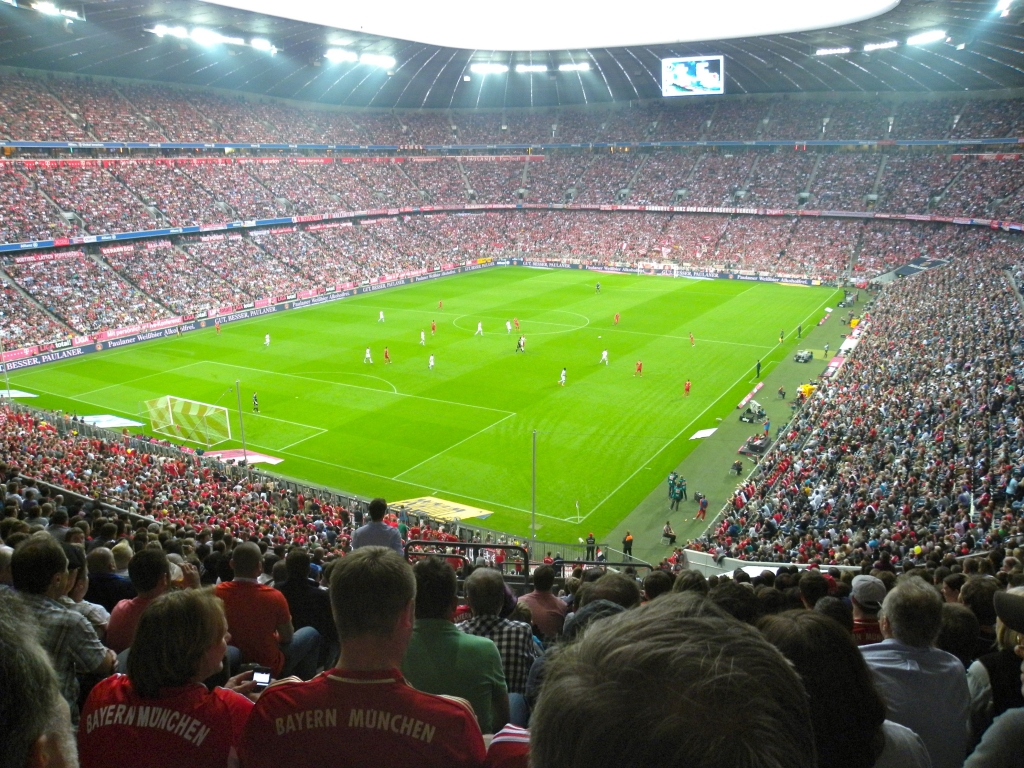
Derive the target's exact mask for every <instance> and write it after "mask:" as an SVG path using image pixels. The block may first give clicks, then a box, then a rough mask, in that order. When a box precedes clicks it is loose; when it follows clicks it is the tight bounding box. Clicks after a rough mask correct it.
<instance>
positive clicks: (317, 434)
mask: <svg viewBox="0 0 1024 768" xmlns="http://www.w3.org/2000/svg"><path fill="white" fill-rule="evenodd" d="M326 431H327V430H326V429H325V430H322V431H320V432H317V433H316V434H315V435H310V436H309V437H304V438H302V439H301V440H296V441H295V442H294V443H288V445H286V446H285V447H284V448H280V449H279V450H282V451H287V450H288V449H289V448H294V447H295V446H296V445H298V444H299V443H304V442H306V441H307V440H312V439H313V438H314V437H320V435H322V434H324V432H326Z"/></svg>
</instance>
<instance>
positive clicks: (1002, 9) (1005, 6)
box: [996, 0, 1013, 14]
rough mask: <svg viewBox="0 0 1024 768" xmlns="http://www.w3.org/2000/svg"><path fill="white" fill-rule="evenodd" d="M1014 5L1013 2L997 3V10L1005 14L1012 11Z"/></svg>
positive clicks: (1002, 1) (1010, 0)
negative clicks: (1011, 7)
mask: <svg viewBox="0 0 1024 768" xmlns="http://www.w3.org/2000/svg"><path fill="white" fill-rule="evenodd" d="M1012 4H1013V0H999V2H998V3H996V10H997V11H1000V12H1001V13H1004V14H1005V13H1006V12H1007V11H1008V10H1010V6H1011V5H1012Z"/></svg>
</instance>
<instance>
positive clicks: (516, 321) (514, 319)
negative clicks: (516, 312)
mask: <svg viewBox="0 0 1024 768" xmlns="http://www.w3.org/2000/svg"><path fill="white" fill-rule="evenodd" d="M512 322H513V323H515V325H516V330H517V331H518V330H519V318H518V317H513V318H512Z"/></svg>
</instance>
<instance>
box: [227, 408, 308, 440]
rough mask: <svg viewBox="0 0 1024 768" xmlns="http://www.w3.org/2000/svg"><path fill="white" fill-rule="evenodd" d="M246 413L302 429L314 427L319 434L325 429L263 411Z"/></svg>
mask: <svg viewBox="0 0 1024 768" xmlns="http://www.w3.org/2000/svg"><path fill="white" fill-rule="evenodd" d="M228 411H229V412H230V409H228ZM246 415H247V416H251V417H253V418H258V419H270V421H280V422H281V423H282V424H291V425H292V426H293V427H302V428H304V429H315V430H317V433H318V434H321V435H322V434H323V433H324V432H326V431H327V430H326V429H324V428H323V427H316V426H313V425H312V424H300V423H299V422H297V421H288V419H279V418H277V417H276V416H267V415H266V414H265V413H248V414H246ZM313 437H316V435H313Z"/></svg>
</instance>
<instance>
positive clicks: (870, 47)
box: [864, 40, 899, 53]
mask: <svg viewBox="0 0 1024 768" xmlns="http://www.w3.org/2000/svg"><path fill="white" fill-rule="evenodd" d="M897 45H899V43H898V42H897V41H896V40H888V41H886V42H884V43H868V44H867V45H865V46H864V51H865V52H866V53H870V52H871V51H884V50H885V49H886V48H895V47H896V46H897Z"/></svg>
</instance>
